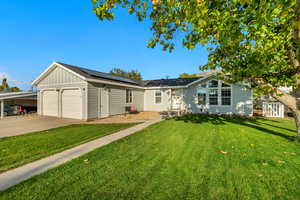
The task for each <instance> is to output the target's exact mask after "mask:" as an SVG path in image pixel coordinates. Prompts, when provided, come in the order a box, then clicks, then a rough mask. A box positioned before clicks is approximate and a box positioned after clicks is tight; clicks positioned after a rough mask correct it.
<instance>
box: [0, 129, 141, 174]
mask: <svg viewBox="0 0 300 200" xmlns="http://www.w3.org/2000/svg"><path fill="white" fill-rule="evenodd" d="M133 125H136V124H82V125H71V126H65V127H60V128H55V129H50V130H47V131H41V132H36V133H31V134H26V135H20V136H16V137H7V138H2V139H0V172H3V171H5V170H8V169H11V168H14V167H17V166H20V165H23V164H25V163H29V162H31V161H34V160H37V159H40V158H43V157H46V156H49V155H52V154H54V153H57V152H61V151H63V150H65V149H69V148H71V147H74V146H77V145H79V144H82V143H85V142H88V141H91V140H93V139H96V138H99V137H102V136H104V135H108V134H111V133H114V132H117V131H119V130H122V129H126V128H129V127H131V126H133ZM0 131H1V129H0Z"/></svg>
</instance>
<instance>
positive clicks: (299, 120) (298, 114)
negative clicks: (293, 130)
mask: <svg viewBox="0 0 300 200" xmlns="http://www.w3.org/2000/svg"><path fill="white" fill-rule="evenodd" d="M293 114H294V119H295V123H296V127H297V138H296V139H297V140H300V111H299V110H297V111H295V112H293Z"/></svg>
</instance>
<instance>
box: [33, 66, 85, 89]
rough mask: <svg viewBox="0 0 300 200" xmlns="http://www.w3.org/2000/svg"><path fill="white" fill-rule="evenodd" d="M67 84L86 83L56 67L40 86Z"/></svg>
mask: <svg viewBox="0 0 300 200" xmlns="http://www.w3.org/2000/svg"><path fill="white" fill-rule="evenodd" d="M65 83H68V84H70V83H84V80H82V79H81V78H79V77H78V76H76V75H75V74H73V73H71V72H68V71H67V70H65V69H63V68H62V67H56V68H54V70H53V71H52V72H51V73H50V74H48V76H46V77H45V78H44V79H43V80H41V82H40V83H39V84H38V85H39V86H50V85H57V84H65Z"/></svg>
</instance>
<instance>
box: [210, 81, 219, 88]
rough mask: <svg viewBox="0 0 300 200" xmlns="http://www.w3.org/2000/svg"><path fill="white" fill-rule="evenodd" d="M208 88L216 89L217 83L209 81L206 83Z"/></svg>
mask: <svg viewBox="0 0 300 200" xmlns="http://www.w3.org/2000/svg"><path fill="white" fill-rule="evenodd" d="M208 87H209V88H217V87H218V81H216V80H211V81H209V82H208Z"/></svg>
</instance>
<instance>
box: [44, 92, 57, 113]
mask: <svg viewBox="0 0 300 200" xmlns="http://www.w3.org/2000/svg"><path fill="white" fill-rule="evenodd" d="M42 98H43V108H42V109H43V110H42V111H43V115H45V116H53V117H57V116H58V92H57V91H44V92H43V97H42Z"/></svg>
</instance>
